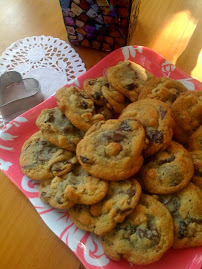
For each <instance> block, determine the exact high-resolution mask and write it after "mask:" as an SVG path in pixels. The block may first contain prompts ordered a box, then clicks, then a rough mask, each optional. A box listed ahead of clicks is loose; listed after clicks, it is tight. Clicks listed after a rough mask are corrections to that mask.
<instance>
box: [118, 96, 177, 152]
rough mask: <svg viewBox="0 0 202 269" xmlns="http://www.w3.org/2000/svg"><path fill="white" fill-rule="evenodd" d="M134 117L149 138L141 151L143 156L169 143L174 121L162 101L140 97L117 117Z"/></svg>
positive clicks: (164, 147)
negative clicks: (140, 98)
mask: <svg viewBox="0 0 202 269" xmlns="http://www.w3.org/2000/svg"><path fill="white" fill-rule="evenodd" d="M127 118H135V119H137V120H138V121H139V122H140V123H141V124H142V125H143V126H144V128H145V133H146V137H147V138H148V140H149V144H148V146H147V148H146V149H145V150H144V151H143V155H144V157H148V156H151V155H153V154H155V153H156V152H158V151H159V150H164V149H166V148H167V146H168V145H169V143H170V141H171V139H172V136H173V128H174V121H173V118H172V114H171V109H170V107H169V106H168V105H167V104H165V103H164V102H162V101H159V100H154V99H142V100H138V101H136V102H134V103H132V104H130V105H128V106H127V107H126V108H125V109H124V110H123V111H122V113H121V115H120V116H119V119H121V120H123V119H127Z"/></svg>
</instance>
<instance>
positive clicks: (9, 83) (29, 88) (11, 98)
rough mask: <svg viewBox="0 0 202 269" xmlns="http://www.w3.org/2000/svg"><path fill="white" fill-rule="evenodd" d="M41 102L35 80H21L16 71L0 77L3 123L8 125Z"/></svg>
mask: <svg viewBox="0 0 202 269" xmlns="http://www.w3.org/2000/svg"><path fill="white" fill-rule="evenodd" d="M43 100H44V96H43V94H42V92H41V88H40V85H39V82H38V81H37V80H36V79H34V78H26V79H23V78H22V76H21V74H20V73H18V72H16V71H9V72H6V73H4V74H3V75H2V76H1V77H0V112H1V114H2V117H3V121H4V123H8V122H9V121H11V120H12V119H14V118H15V117H17V116H19V115H20V114H22V113H24V112H25V111H27V110H29V109H30V108H32V107H34V106H36V105H38V104H39V103H41V102H42V101H43Z"/></svg>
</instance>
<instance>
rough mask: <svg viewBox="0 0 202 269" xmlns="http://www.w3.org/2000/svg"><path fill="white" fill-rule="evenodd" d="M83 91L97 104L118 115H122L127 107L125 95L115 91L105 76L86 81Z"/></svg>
mask: <svg viewBox="0 0 202 269" xmlns="http://www.w3.org/2000/svg"><path fill="white" fill-rule="evenodd" d="M83 89H84V91H85V92H86V93H87V94H88V95H89V97H90V98H91V99H92V100H93V101H94V102H95V103H96V104H98V105H100V106H106V107H107V108H108V109H110V110H114V111H115V112H116V113H121V111H122V110H123V109H124V108H125V106H126V100H125V97H124V95H123V94H122V93H120V92H119V91H117V90H115V89H114V88H113V87H112V86H111V85H110V83H109V82H108V80H107V77H105V76H102V77H99V78H94V79H87V80H85V81H84V85H83Z"/></svg>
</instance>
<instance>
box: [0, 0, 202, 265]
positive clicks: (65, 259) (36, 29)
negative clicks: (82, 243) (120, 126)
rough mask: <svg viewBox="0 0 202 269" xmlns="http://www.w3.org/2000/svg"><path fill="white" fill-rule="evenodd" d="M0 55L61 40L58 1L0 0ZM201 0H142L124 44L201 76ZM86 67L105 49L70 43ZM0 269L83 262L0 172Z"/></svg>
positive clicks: (63, 32) (62, 27)
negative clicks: (21, 44) (32, 39)
mask: <svg viewBox="0 0 202 269" xmlns="http://www.w3.org/2000/svg"><path fill="white" fill-rule="evenodd" d="M0 10H1V12H0V54H1V53H2V52H3V51H4V50H6V48H7V47H8V46H10V45H11V44H12V43H13V42H15V41H16V40H18V39H21V38H25V37H28V36H34V35H36V36H39V35H46V36H48V35H50V36H53V37H58V38H60V39H62V40H64V41H66V42H67V33H66V29H65V27H64V24H63V18H62V12H61V9H60V4H59V1H56V0H48V1H43V0H35V1H27V0H7V1H0ZM201 29H202V2H201V1H200V0H195V1H193V0H175V1H172V0H153V1H149V0H142V3H141V7H140V14H139V19H138V23H137V26H136V29H135V31H134V33H133V35H132V37H131V40H130V42H129V44H128V45H142V46H146V47H149V48H151V49H153V50H155V51H156V52H158V53H160V54H161V55H163V56H164V57H165V58H166V59H168V60H169V61H170V62H172V63H173V64H175V65H176V66H177V67H179V68H180V69H181V70H183V71H184V72H186V73H187V74H190V75H191V76H193V77H194V78H196V79H198V80H201V81H202V72H201V68H202V50H201V45H202V32H201ZM74 49H75V50H76V52H77V53H78V54H79V55H80V57H81V59H82V60H83V62H84V63H85V65H86V69H87V70H88V69H90V68H91V67H92V66H94V65H95V64H96V63H97V62H98V61H100V60H101V59H102V58H103V57H105V56H106V55H107V54H108V52H104V51H98V50H93V49H89V48H81V47H80V48H79V47H74ZM0 205H1V206H0V231H1V232H0V246H1V248H0V268H1V269H7V268H9V269H12V268H19V269H21V268H43V269H46V268H47V269H52V268H60V269H63V268H65V269H66V268H70V269H82V268H84V266H83V265H82V264H81V262H80V261H79V260H78V259H77V257H76V256H75V255H74V254H73V253H72V251H71V250H70V249H69V248H68V247H67V246H66V245H65V244H64V243H63V242H62V241H61V240H59V239H58V238H57V237H56V236H55V235H54V234H53V233H52V232H51V231H50V230H49V229H48V228H47V226H46V224H45V223H44V222H43V220H42V219H41V218H40V216H39V215H38V213H37V212H36V211H35V209H34V207H33V206H32V205H31V203H30V202H29V201H28V200H27V198H26V197H25V196H24V195H23V194H22V193H21V192H20V191H19V190H18V189H17V188H16V187H15V186H14V184H13V183H12V182H11V181H10V180H9V179H8V178H7V177H6V176H5V175H4V174H3V173H2V172H1V171H0Z"/></svg>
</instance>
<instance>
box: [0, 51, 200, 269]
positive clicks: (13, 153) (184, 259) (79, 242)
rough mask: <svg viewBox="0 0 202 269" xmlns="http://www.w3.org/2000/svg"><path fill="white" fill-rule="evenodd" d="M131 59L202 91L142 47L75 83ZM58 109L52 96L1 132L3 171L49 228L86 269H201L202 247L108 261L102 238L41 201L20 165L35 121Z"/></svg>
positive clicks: (119, 54) (116, 55)
mask: <svg viewBox="0 0 202 269" xmlns="http://www.w3.org/2000/svg"><path fill="white" fill-rule="evenodd" d="M128 59H129V60H131V61H134V62H136V63H138V64H140V65H142V66H143V67H144V68H145V69H147V70H148V71H150V72H151V73H153V74H154V75H155V76H157V77H162V76H164V77H170V78H173V79H177V80H179V81H181V82H182V83H183V84H184V85H185V86H186V87H187V88H188V89H189V90H194V89H195V90H202V83H200V82H199V81H197V80H196V79H193V78H192V77H190V76H189V75H187V74H185V73H184V72H182V71H181V70H179V69H178V68H176V67H175V66H174V65H172V64H171V63H170V62H169V61H167V60H166V59H165V58H163V57H162V56H161V55H159V54H158V53H156V52H154V51H153V50H151V49H149V48H145V47H140V46H127V47H123V48H120V49H118V50H115V51H113V52H112V53H110V54H109V55H108V56H106V57H105V58H104V59H103V60H102V61H100V62H99V63H98V64H96V65H95V66H94V67H93V68H91V69H90V70H89V71H87V72H86V73H85V74H83V75H81V76H80V77H79V78H78V79H77V80H75V81H74V84H75V85H77V86H79V87H80V88H82V85H83V82H84V80H85V79H87V78H96V77H99V76H102V75H104V74H105V71H106V69H107V68H108V67H109V66H112V65H115V64H117V63H118V62H119V61H123V60H128ZM55 106H56V100H55V97H54V96H52V97H50V98H49V99H47V100H45V101H44V102H43V103H41V104H39V105H38V106H36V107H34V108H32V109H31V110H29V111H27V112H26V113H24V114H22V115H21V116H19V117H17V118H15V119H14V120H12V121H11V122H10V123H9V124H7V125H6V126H5V127H4V128H3V130H2V131H1V132H0V168H1V169H2V170H3V172H4V173H5V174H6V175H7V176H8V177H9V178H10V179H11V181H12V182H13V183H14V184H15V185H16V186H17V187H18V188H19V189H20V190H21V191H22V192H23V193H24V194H25V196H26V197H27V198H28V199H29V200H30V202H31V203H32V204H33V206H34V207H35V208H36V210H37V212H38V213H39V215H40V216H41V217H42V219H43V220H44V222H45V223H46V224H47V225H48V226H49V228H50V229H51V230H52V231H53V232H54V233H55V234H56V235H57V236H58V237H59V238H60V239H61V240H62V241H64V242H65V243H66V244H67V245H68V246H69V248H70V249H71V250H72V251H73V252H74V253H75V254H76V255H77V256H78V258H79V259H80V260H81V262H82V263H83V264H84V265H85V267H86V268H88V269H92V268H101V269H115V268H116V269H123V268H124V269H129V268H137V269H138V268H141V269H143V268H145V269H162V268H163V269H171V268H177V269H199V268H201V266H202V248H201V247H198V248H189V249H182V250H174V249H170V250H168V251H167V252H166V253H165V254H164V256H163V258H162V259H161V260H160V261H158V262H156V263H153V264H151V265H147V266H138V265H132V264H129V263H128V262H126V261H121V262H114V261H111V260H109V259H108V258H107V257H106V256H105V254H104V252H103V249H102V246H101V243H100V238H99V237H98V236H96V235H94V234H91V233H87V232H84V231H82V230H80V229H78V228H77V227H76V226H75V225H74V224H73V223H72V221H71V219H70V218H69V214H68V212H67V211H65V210H59V209H54V208H52V207H50V206H49V205H47V204H44V203H43V202H42V201H40V199H39V198H38V185H39V183H38V182H36V181H34V180H31V179H29V178H28V177H26V176H25V175H24V174H23V173H22V171H21V168H20V165H19V155H20V151H21V147H22V145H23V143H24V142H25V140H27V139H28V138H29V137H30V136H31V135H32V134H33V133H34V132H36V131H37V130H38V127H37V126H36V125H35V121H36V118H37V117H38V115H39V114H40V112H41V110H42V109H44V108H51V107H55Z"/></svg>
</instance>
